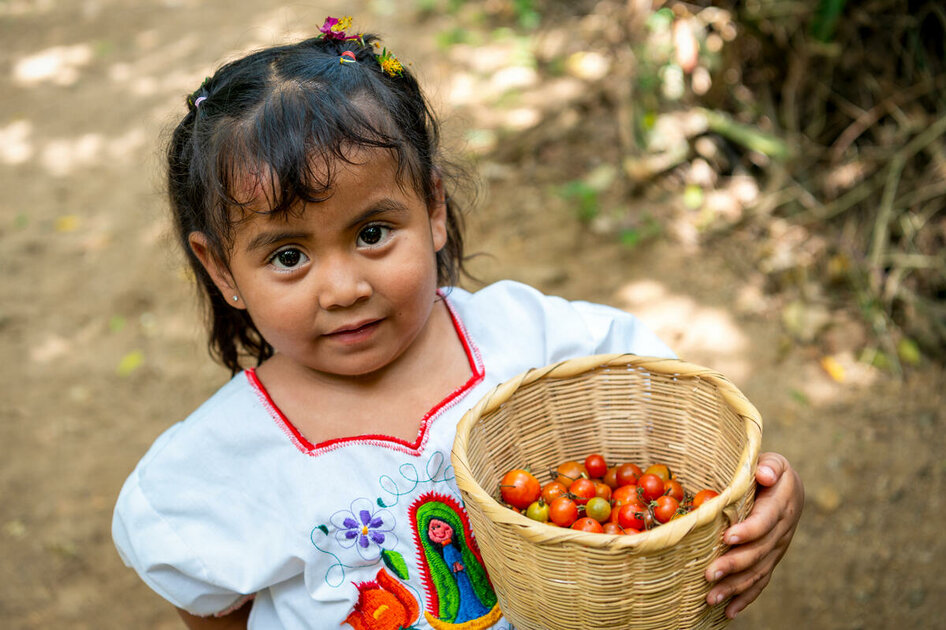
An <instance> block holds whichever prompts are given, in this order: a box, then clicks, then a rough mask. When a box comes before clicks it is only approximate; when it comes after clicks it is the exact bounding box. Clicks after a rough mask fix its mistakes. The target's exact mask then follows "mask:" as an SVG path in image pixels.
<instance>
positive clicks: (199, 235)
mask: <svg viewBox="0 0 946 630" xmlns="http://www.w3.org/2000/svg"><path fill="white" fill-rule="evenodd" d="M187 242H188V244H190V247H191V251H192V252H194V255H195V256H197V260H199V261H200V264H201V265H203V267H204V269H206V270H207V273H208V274H209V275H210V279H211V280H213V283H214V285H216V287H217V289H218V290H219V291H220V293H221V294H222V295H223V297H224V299H225V300H226V301H227V303H228V304H230V305H231V306H232V307H233V308H237V309H241V310H242V309H244V308H246V306H245V304H244V303H243V300H241V299H236V300H233V301H232V302H231V298H233V297H236V298H239V297H240V291H239V289H237V286H236V283H235V282H234V281H233V275H232V274H231V273H230V270H229V269H228V268H227V265H226V263H225V262H223V261H222V260H220V259H219V258H218V257H217V256H216V255H215V254H214V252H213V249H212V248H211V247H210V239H208V238H207V235H206V234H204V233H203V232H191V233H190V234H188V236H187Z"/></svg>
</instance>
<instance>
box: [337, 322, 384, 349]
mask: <svg viewBox="0 0 946 630" xmlns="http://www.w3.org/2000/svg"><path fill="white" fill-rule="evenodd" d="M381 321H382V320H380V319H371V320H365V321H361V322H357V323H354V324H345V325H343V326H339V327H338V328H336V329H335V330H333V331H332V332H328V333H325V334H324V335H323V336H324V337H327V338H328V339H333V340H335V341H341V342H343V343H356V342H358V341H362V340H364V339H367V338H368V337H369V336H371V334H372V333H373V332H374V331H375V330H376V329H377V327H378V325H379V324H380V323H381Z"/></svg>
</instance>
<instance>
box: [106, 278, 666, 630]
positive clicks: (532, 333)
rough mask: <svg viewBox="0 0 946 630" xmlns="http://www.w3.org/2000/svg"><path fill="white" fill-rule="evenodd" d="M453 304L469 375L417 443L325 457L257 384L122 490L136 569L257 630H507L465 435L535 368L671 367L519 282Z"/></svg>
mask: <svg viewBox="0 0 946 630" xmlns="http://www.w3.org/2000/svg"><path fill="white" fill-rule="evenodd" d="M444 294H445V295H446V296H447V297H446V301H447V305H448V308H449V310H450V313H451V316H452V318H453V323H454V327H455V329H456V333H457V335H458V337H459V339H460V340H461V342H462V344H463V347H464V349H465V350H466V356H467V360H468V361H469V364H470V371H471V373H472V376H471V377H470V379H469V380H468V381H467V382H466V383H464V384H463V385H462V386H460V387H459V388H458V389H457V390H456V391H454V392H453V393H452V394H451V395H449V396H448V397H447V398H446V399H444V400H443V401H441V402H440V403H439V404H438V405H437V406H435V407H434V408H433V409H431V410H430V411H429V412H428V413H427V414H426V415H425V416H424V418H423V419H422V421H421V422H420V428H419V430H418V434H417V437H416V438H415V439H414V440H413V441H410V442H408V441H406V440H403V439H397V438H393V437H388V436H385V435H383V434H380V433H379V434H374V435H361V436H357V437H347V438H341V439H335V440H329V441H326V442H322V443H318V444H312V443H311V442H309V441H308V440H306V438H305V437H304V436H303V435H302V434H301V433H300V432H299V431H298V430H297V429H296V428H295V427H294V426H293V424H292V423H291V422H290V421H289V419H287V418H286V417H285V416H283V414H282V413H281V412H280V410H279V409H278V407H277V406H276V405H275V404H274V402H273V401H272V399H271V398H270V397H269V395H268V394H267V392H266V390H265V388H264V387H263V385H262V384H261V383H260V381H259V380H258V379H257V378H256V375H255V372H254V371H253V370H252V369H250V370H246V371H244V372H242V373H240V374H237V375H236V376H235V377H234V378H233V379H232V380H230V381H229V382H228V383H227V384H225V385H224V386H223V387H222V388H221V389H220V390H218V391H217V392H216V393H215V394H214V395H213V396H212V397H211V398H210V399H208V400H207V401H206V402H205V403H204V404H203V405H201V406H200V407H199V408H198V409H197V410H196V411H195V412H194V413H193V414H191V415H190V416H189V417H188V418H187V419H186V420H184V421H183V422H179V423H177V424H175V425H173V426H172V427H170V428H169V429H168V430H167V431H166V432H165V433H164V434H162V435H161V436H160V437H159V438H158V439H157V440H156V441H155V443H154V444H153V445H152V447H151V448H150V449H149V451H148V452H147V454H145V456H144V457H143V458H142V459H141V461H140V462H139V463H138V465H137V467H136V468H135V470H134V471H133V472H132V473H131V475H130V476H129V478H128V480H127V481H126V482H125V485H124V487H123V488H122V491H121V493H120V495H119V498H118V502H117V505H116V508H115V514H114V520H113V525H112V536H113V539H114V541H115V545H116V547H117V548H118V551H119V554H120V555H121V557H122V559H123V560H124V562H125V564H127V565H128V566H131V567H133V568H134V569H135V570H136V571H137V572H138V574H139V575H140V576H141V578H142V579H143V580H144V581H145V582H146V583H147V584H148V585H149V586H150V587H151V588H152V589H153V590H154V591H156V592H157V593H158V594H160V595H161V596H162V597H164V598H165V599H167V600H168V601H169V602H170V603H172V604H173V605H175V606H177V607H179V608H183V609H185V610H188V611H190V612H191V613H193V614H197V615H203V616H209V615H219V614H225V613H226V612H228V611H230V610H233V609H235V608H236V607H239V606H240V605H242V604H243V603H244V602H245V601H246V600H247V599H248V598H251V597H252V598H254V602H253V608H252V612H251V615H250V620H249V628H251V629H258V628H264V629H269V628H285V629H287V630H289V629H300V630H301V629H311V628H339V627H341V626H344V624H346V623H347V624H348V625H350V626H352V627H353V628H355V630H361V629H368V630H381V629H389V628H390V629H397V628H408V627H415V628H425V629H426V628H434V629H437V630H440V629H445V628H456V629H459V628H462V629H463V630H476V629H479V628H487V627H493V628H497V629H501V628H509V627H510V626H509V624H508V623H507V622H506V621H505V620H504V619H502V613H501V612H500V610H499V608H498V606H497V605H496V597H495V595H494V593H493V590H492V587H491V586H490V583H489V578H488V576H487V573H486V569H485V567H484V566H483V563H482V558H481V556H480V553H479V548H478V547H477V545H476V541H475V538H474V535H473V532H472V531H471V529H470V525H469V522H468V519H467V515H466V512H465V511H464V509H463V501H462V498H461V496H460V493H459V491H458V490H457V488H456V484H455V481H454V475H453V469H452V466H451V463H450V450H451V448H452V445H453V438H454V434H455V431H456V424H457V422H458V421H459V419H460V417H461V416H462V415H463V413H464V412H465V411H466V410H467V409H469V408H470V407H472V406H473V405H474V404H475V403H476V402H477V401H478V400H479V398H480V397H481V396H482V395H483V394H485V393H486V392H487V391H488V390H489V389H490V388H492V387H493V386H495V385H497V384H499V383H501V382H503V381H505V380H507V379H509V378H512V377H513V376H515V375H517V374H519V373H521V372H523V371H525V370H527V369H529V368H532V367H538V366H542V365H547V364H549V363H553V362H556V361H560V360H563V359H569V358H574V357H578V356H583V355H588V354H597V353H603V352H633V353H635V354H640V355H650V356H661V357H671V356H673V353H672V352H671V351H670V349H669V348H667V346H666V345H664V344H663V343H662V342H661V341H660V340H659V339H657V337H656V336H655V335H654V334H653V333H652V332H650V331H649V330H648V329H647V328H645V327H644V326H643V325H642V324H641V323H640V322H639V320H637V319H636V318H634V317H633V316H631V315H629V314H627V313H625V312H623V311H619V310H617V309H613V308H610V307H606V306H602V305H597V304H591V303H587V302H569V301H566V300H564V299H562V298H557V297H549V296H545V295H542V294H541V293H539V292H538V291H536V290H534V289H532V288H530V287H527V286H525V285H522V284H519V283H516V282H511V281H504V282H499V283H496V284H493V285H490V286H488V287H486V288H484V289H482V290H480V291H477V292H476V293H470V292H467V291H465V290H462V289H459V288H453V289H449V290H446V291H444ZM383 411H384V410H383V409H379V414H380V413H383ZM445 527H446V528H448V529H449V530H450V533H451V534H452V536H451V539H450V542H449V543H447V544H441V543H438V542H437V541H438V540H441V538H440V537H439V535H438V530H440V529H443V528H445ZM448 547H449V548H448Z"/></svg>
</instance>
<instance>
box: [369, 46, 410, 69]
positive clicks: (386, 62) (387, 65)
mask: <svg viewBox="0 0 946 630" xmlns="http://www.w3.org/2000/svg"><path fill="white" fill-rule="evenodd" d="M375 46H380V44H378V42H375ZM378 63H379V64H381V70H383V71H384V72H385V73H386V74H387V75H388V76H390V77H399V76H401V73H402V72H404V66H402V65H401V62H400V61H398V60H397V57H395V56H394V53H393V52H391V51H390V50H388V49H387V48H382V49H381V54H380V55H378Z"/></svg>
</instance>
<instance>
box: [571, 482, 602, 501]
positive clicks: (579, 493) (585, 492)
mask: <svg viewBox="0 0 946 630" xmlns="http://www.w3.org/2000/svg"><path fill="white" fill-rule="evenodd" d="M595 493H596V490H595V482H593V481H592V480H591V479H588V478H586V477H582V478H581V479H576V480H575V481H573V482H572V485H570V486H568V494H570V495H571V496H572V498H573V499H575V503H577V504H578V505H584V504H585V503H588V499H590V498H592V497H594V496H595Z"/></svg>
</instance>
